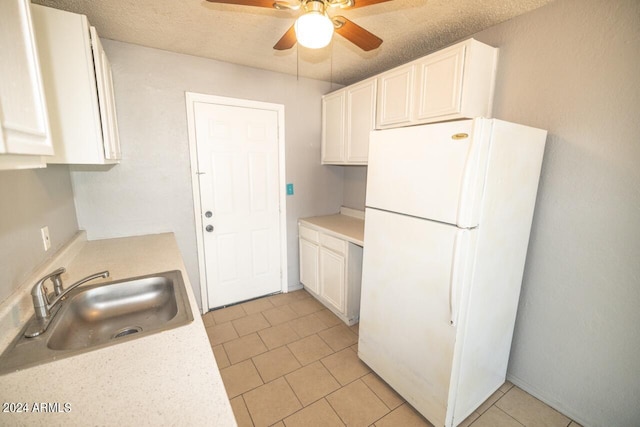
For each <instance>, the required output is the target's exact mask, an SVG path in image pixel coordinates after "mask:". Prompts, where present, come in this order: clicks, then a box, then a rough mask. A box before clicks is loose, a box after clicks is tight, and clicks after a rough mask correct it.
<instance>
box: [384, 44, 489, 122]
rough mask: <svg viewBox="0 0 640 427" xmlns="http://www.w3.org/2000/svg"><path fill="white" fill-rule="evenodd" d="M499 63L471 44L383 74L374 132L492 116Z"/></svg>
mask: <svg viewBox="0 0 640 427" xmlns="http://www.w3.org/2000/svg"><path fill="white" fill-rule="evenodd" d="M497 59H498V49H496V48H494V47H491V46H487V45H485V44H483V43H480V42H478V41H476V40H473V39H469V40H467V41H464V42H462V43H458V44H456V45H454V46H451V47H449V48H446V49H443V50H441V51H438V52H435V53H433V54H431V55H427V56H425V57H424V58H420V59H418V60H416V61H413V62H410V63H409V64H405V65H402V66H400V67H398V68H394V69H392V70H390V71H387V72H385V73H383V74H381V75H380V76H379V77H378V81H379V87H380V89H379V94H378V116H377V123H376V128H377V129H386V128H393V127H400V126H408V125H415V124H422V123H432V122H439V121H445V120H454V119H462V118H473V117H491V110H492V104H493V91H494V87H495V74H496V64H497Z"/></svg>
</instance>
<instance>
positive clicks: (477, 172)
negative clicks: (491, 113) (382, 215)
mask: <svg viewBox="0 0 640 427" xmlns="http://www.w3.org/2000/svg"><path fill="white" fill-rule="evenodd" d="M491 126H492V120H488V119H475V120H462V121H455V122H447V123H436V124H430V125H424V126H412V127H405V128H398V129H388V130H382V131H374V132H372V133H371V138H370V143H369V168H368V172H367V195H366V205H367V206H368V207H373V208H378V209H383V210H388V211H391V212H399V213H403V214H406V215H412V216H417V217H420V218H427V219H431V220H435V221H440V222H446V223H449V224H455V225H457V226H458V227H463V228H472V227H475V226H477V225H478V222H479V216H480V201H481V198H482V190H483V188H484V175H485V170H486V163H487V158H488V152H489V141H490V138H489V136H490V131H491Z"/></svg>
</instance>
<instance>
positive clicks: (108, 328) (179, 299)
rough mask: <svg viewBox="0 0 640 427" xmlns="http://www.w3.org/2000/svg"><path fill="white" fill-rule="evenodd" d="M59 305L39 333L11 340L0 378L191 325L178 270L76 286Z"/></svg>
mask: <svg viewBox="0 0 640 427" xmlns="http://www.w3.org/2000/svg"><path fill="white" fill-rule="evenodd" d="M60 304H61V306H60V309H59V310H58V311H57V313H56V314H55V315H54V317H53V318H52V320H51V322H50V324H49V326H48V327H47V328H46V330H45V331H44V332H43V333H42V334H40V335H38V336H35V337H33V338H27V337H25V331H24V330H23V331H22V332H21V333H20V334H19V335H18V336H17V337H16V338H15V339H14V340H13V341H12V342H11V344H10V345H9V346H8V348H7V349H6V350H5V352H4V353H3V354H2V355H1V356H0V375H1V374H6V373H9V372H14V371H16V370H19V369H23V368H27V367H30V366H35V365H39V364H41V363H46V362H50V361H54V360H57V359H61V358H64V357H69V356H73V355H76V354H80V353H84V352H87V351H92V350H96V349H99V348H103V347H106V346H110V345H115V344H120V343H123V342H127V341H130V340H133V339H136V338H141V337H144V336H147V335H150V334H154V333H158V332H162V331H166V330H168V329H172V328H176V327H179V326H183V325H186V324H188V323H190V322H192V321H193V313H192V311H191V306H190V304H189V299H188V297H187V292H186V288H185V283H184V280H183V278H182V274H181V273H180V271H178V270H174V271H167V272H163V273H156V274H151V275H146V276H140V277H134V278H129V279H123V280H117V281H113V282H105V283H97V284H93V285H89V286H81V287H78V288H76V289H74V290H72V291H71V292H69V295H68V296H67V297H66V299H65V300H63V301H62V302H61V303H60ZM34 320H35V319H32V321H34ZM25 330H26V327H25Z"/></svg>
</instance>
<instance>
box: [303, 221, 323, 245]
mask: <svg viewBox="0 0 640 427" xmlns="http://www.w3.org/2000/svg"><path fill="white" fill-rule="evenodd" d="M299 233H300V237H302V238H304V239H307V240H309V241H312V242H314V243H320V239H319V237H318V235H319V233H318V231H316V230H312V229H310V228H307V227H305V226H303V225H300V226H299Z"/></svg>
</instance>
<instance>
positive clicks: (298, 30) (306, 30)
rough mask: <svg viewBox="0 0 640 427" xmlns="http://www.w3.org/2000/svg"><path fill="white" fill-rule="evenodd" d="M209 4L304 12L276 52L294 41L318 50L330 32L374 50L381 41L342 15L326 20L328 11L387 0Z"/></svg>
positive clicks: (236, 0)
mask: <svg viewBox="0 0 640 427" xmlns="http://www.w3.org/2000/svg"><path fill="white" fill-rule="evenodd" d="M207 1H208V2H211V3H225V4H236V5H242V6H257V7H268V8H275V9H278V10H300V9H302V10H303V11H304V13H303V14H302V15H300V16H299V17H298V19H296V22H295V23H294V24H293V25H292V26H291V28H289V29H288V30H287V32H286V33H284V35H283V36H282V38H281V39H280V40H278V42H277V43H276V44H275V46H273V48H274V49H276V50H287V49H290V48H292V47H293V46H294V45H295V44H296V42H298V43H300V44H301V45H302V46H305V47H308V48H312V49H318V48H322V47H325V46H326V45H328V44H329V42H330V41H331V37H332V36H333V32H334V30H335V32H337V33H338V34H340V35H341V36H342V37H344V38H345V39H347V40H349V41H350V42H351V43H353V44H355V45H356V46H358V47H359V48H360V49H362V50H364V51H370V50H373V49H376V48H377V47H378V46H380V45H381V44H382V39H381V38H379V37H378V36H376V35H375V34H373V33H370V32H369V31H367V30H365V29H364V28H362V27H361V26H359V25H357V24H355V23H353V22H352V21H350V20H348V19H347V18H345V17H344V16H334V17H329V14H328V13H327V12H328V10H330V9H348V8H356V7H364V6H369V5H372V4H376V3H383V2H386V1H390V0H291V2H288V1H282V0H275V1H274V0H207Z"/></svg>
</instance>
